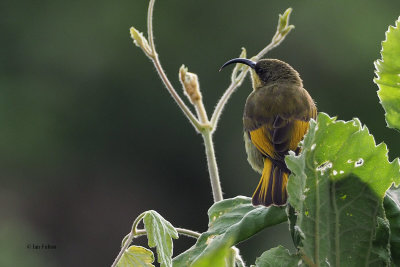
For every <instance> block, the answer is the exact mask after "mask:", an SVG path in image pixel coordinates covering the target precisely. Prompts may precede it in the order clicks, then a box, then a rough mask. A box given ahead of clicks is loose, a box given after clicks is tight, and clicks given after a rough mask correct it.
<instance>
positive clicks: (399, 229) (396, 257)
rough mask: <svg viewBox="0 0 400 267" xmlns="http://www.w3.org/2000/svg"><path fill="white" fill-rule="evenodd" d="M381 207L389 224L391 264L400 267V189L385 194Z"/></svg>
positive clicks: (392, 189)
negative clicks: (382, 206) (383, 208)
mask: <svg viewBox="0 0 400 267" xmlns="http://www.w3.org/2000/svg"><path fill="white" fill-rule="evenodd" d="M383 205H384V207H385V213H386V217H387V219H388V220H389V223H390V251H391V253H392V259H393V263H394V264H396V265H397V266H399V265H400V188H391V189H389V190H388V192H387V193H386V196H385V199H384V202H383Z"/></svg>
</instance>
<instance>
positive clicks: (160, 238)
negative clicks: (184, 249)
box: [143, 210, 178, 266]
mask: <svg viewBox="0 0 400 267" xmlns="http://www.w3.org/2000/svg"><path fill="white" fill-rule="evenodd" d="M143 223H144V227H145V228H146V232H147V239H148V240H149V247H151V248H154V247H156V248H157V261H158V262H159V263H161V266H171V265H172V259H171V258H172V250H173V245H172V238H175V239H177V238H178V232H177V231H176V230H175V228H174V227H173V226H172V225H171V223H169V222H168V221H167V220H165V219H164V218H163V217H162V216H161V215H160V214H158V213H157V212H156V211H154V210H150V211H148V212H146V215H145V216H144V217H143Z"/></svg>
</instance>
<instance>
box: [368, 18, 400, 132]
mask: <svg viewBox="0 0 400 267" xmlns="http://www.w3.org/2000/svg"><path fill="white" fill-rule="evenodd" d="M399 24H400V17H399V19H398V20H397V21H396V27H393V26H390V27H389V29H388V31H387V32H386V40H385V41H383V42H382V50H381V55H382V59H380V60H377V61H375V68H376V72H375V73H376V75H377V76H378V78H375V79H374V81H375V83H376V84H377V85H378V86H379V90H378V96H379V98H380V100H381V103H382V106H383V108H384V109H385V111H386V114H385V116H386V122H387V124H388V126H389V127H391V128H396V129H397V130H400V27H399Z"/></svg>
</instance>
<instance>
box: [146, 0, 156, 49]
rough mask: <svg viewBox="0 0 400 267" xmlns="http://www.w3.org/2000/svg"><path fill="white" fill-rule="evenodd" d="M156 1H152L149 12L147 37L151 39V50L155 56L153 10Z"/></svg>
mask: <svg viewBox="0 0 400 267" xmlns="http://www.w3.org/2000/svg"><path fill="white" fill-rule="evenodd" d="M154 3H155V0H150V3H149V9H148V10H147V35H148V38H149V43H150V48H151V50H152V52H153V54H156V49H155V46H154V38H153V9H154Z"/></svg>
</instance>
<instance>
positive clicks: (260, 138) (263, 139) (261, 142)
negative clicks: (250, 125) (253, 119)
mask: <svg viewBox="0 0 400 267" xmlns="http://www.w3.org/2000/svg"><path fill="white" fill-rule="evenodd" d="M250 137H251V141H252V142H253V144H254V145H255V146H256V148H257V149H258V150H259V151H260V152H261V153H263V154H264V155H265V156H266V155H268V156H270V157H274V155H275V149H274V145H273V144H272V143H271V141H270V140H271V136H270V133H268V131H267V129H266V128H265V127H260V128H258V129H257V130H254V131H251V132H250Z"/></svg>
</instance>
